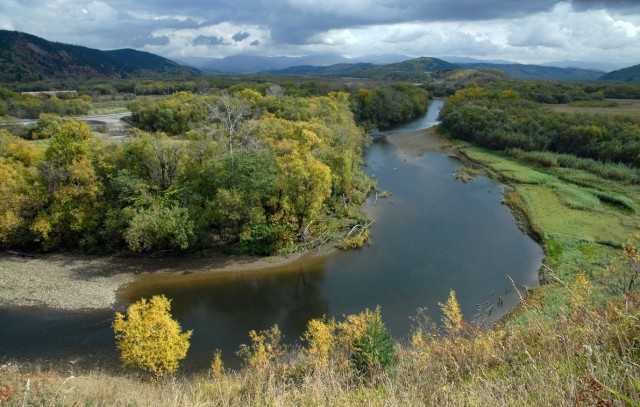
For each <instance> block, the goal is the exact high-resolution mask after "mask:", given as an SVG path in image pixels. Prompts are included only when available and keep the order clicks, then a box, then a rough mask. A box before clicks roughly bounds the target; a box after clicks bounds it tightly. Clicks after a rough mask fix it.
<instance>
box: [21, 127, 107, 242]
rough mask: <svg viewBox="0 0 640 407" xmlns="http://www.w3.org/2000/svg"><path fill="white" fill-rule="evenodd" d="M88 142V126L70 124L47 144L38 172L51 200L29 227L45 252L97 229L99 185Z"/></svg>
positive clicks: (100, 184) (101, 187)
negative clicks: (83, 233) (43, 160)
mask: <svg viewBox="0 0 640 407" xmlns="http://www.w3.org/2000/svg"><path fill="white" fill-rule="evenodd" d="M90 138H91V132H90V131H89V126H87V125H86V124H85V123H81V122H77V121H74V120H71V121H68V122H65V123H63V124H62V125H61V127H60V129H59V131H57V132H55V134H53V135H52V137H51V140H50V141H49V146H48V147H47V150H46V151H45V162H44V163H42V165H41V166H40V172H41V175H42V178H43V179H44V183H45V185H46V187H47V188H48V191H49V194H50V197H51V198H50V201H49V203H48V205H47V208H46V209H45V210H43V211H42V212H41V213H40V214H39V215H38V217H37V218H36V219H35V221H34V223H33V225H32V227H31V229H32V230H33V231H34V232H35V233H36V234H37V235H38V236H39V239H40V240H41V241H42V244H43V246H44V247H45V249H51V248H54V247H57V246H58V245H60V244H62V242H63V241H64V243H66V244H70V243H73V242H77V240H78V238H79V236H80V234H82V232H86V231H87V230H90V229H93V228H95V227H96V225H97V221H98V217H99V214H100V211H99V210H98V207H99V203H100V198H101V196H102V192H103V185H102V182H101V180H100V179H99V177H98V175H97V174H96V172H95V168H94V167H93V164H92V162H91V158H90V156H89V152H90V144H89V140H90Z"/></svg>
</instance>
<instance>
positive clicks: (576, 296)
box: [571, 271, 592, 309]
mask: <svg viewBox="0 0 640 407" xmlns="http://www.w3.org/2000/svg"><path fill="white" fill-rule="evenodd" d="M571 288H572V292H573V298H572V299H571V305H572V306H573V308H574V309H577V308H581V307H583V306H585V305H586V304H587V300H588V298H589V295H590V294H591V289H592V286H591V282H590V281H589V279H588V278H587V276H586V274H585V273H584V271H580V272H579V273H578V275H577V277H576V281H574V283H573V285H572V287H571Z"/></svg>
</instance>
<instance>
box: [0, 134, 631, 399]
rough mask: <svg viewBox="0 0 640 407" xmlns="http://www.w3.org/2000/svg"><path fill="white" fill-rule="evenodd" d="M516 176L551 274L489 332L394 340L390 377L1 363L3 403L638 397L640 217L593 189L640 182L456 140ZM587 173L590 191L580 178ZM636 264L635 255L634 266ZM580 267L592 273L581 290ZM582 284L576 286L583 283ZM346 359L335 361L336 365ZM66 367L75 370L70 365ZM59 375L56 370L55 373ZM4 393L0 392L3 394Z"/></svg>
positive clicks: (298, 369) (294, 367)
mask: <svg viewBox="0 0 640 407" xmlns="http://www.w3.org/2000/svg"><path fill="white" fill-rule="evenodd" d="M461 149H462V151H463V152H464V153H465V154H466V155H467V156H468V157H469V158H471V159H472V160H474V161H475V162H477V163H479V164H481V165H482V166H484V167H485V168H486V169H487V170H488V171H489V172H490V173H491V174H492V175H493V176H494V177H496V178H498V179H501V180H503V181H505V182H507V183H509V184H510V185H511V188H510V193H508V194H507V196H506V198H505V199H506V200H507V201H509V203H510V204H512V205H514V206H518V207H519V208H520V209H522V210H523V211H524V213H525V214H526V215H527V217H528V218H529V220H530V222H531V226H532V228H533V230H534V231H535V233H536V234H537V235H538V236H539V237H540V239H541V241H542V243H543V244H544V246H545V248H546V252H547V259H546V263H547V265H548V267H549V268H550V269H551V270H553V274H550V273H547V278H548V279H549V281H550V283H549V284H546V285H544V286H543V287H541V288H540V289H537V290H535V291H533V292H532V293H530V295H529V297H528V298H527V300H526V301H525V302H524V303H523V305H522V306H520V307H519V308H518V309H517V310H516V312H515V313H514V314H513V317H512V318H511V319H510V320H509V321H507V322H505V323H504V324H503V325H502V326H500V327H497V328H495V329H493V330H490V331H481V330H475V329H469V330H468V332H467V334H465V335H463V336H459V337H455V338H450V337H446V336H438V337H433V338H431V337H429V338H426V339H427V342H426V343H425V344H422V345H415V346H409V345H405V346H403V347H400V362H399V364H398V366H397V368H396V370H395V372H394V373H393V374H391V375H384V374H383V375H379V376H376V377H375V378H374V379H373V380H372V381H363V380H361V379H360V378H358V377H357V376H356V375H355V374H354V373H353V371H352V370H350V369H345V368H344V366H345V365H344V362H345V361H344V360H343V361H340V360H337V361H335V362H334V363H333V364H331V365H330V366H329V367H326V368H320V369H316V370H315V372H314V371H313V370H312V369H310V368H309V367H308V366H305V365H304V363H303V362H301V359H300V355H299V354H298V353H296V352H292V353H290V356H289V358H288V359H287V360H286V361H281V362H278V363H273V364H272V366H270V368H268V369H266V370H262V371H257V370H255V369H246V370H241V371H239V372H228V373H226V374H225V375H224V376H222V377H221V378H211V377H209V376H207V375H206V373H203V374H202V376H200V377H195V378H193V377H192V378H185V377H183V378H179V379H177V380H168V381H166V382H162V383H159V384H155V385H154V384H150V383H148V382H146V381H141V380H139V379H138V378H137V376H133V375H127V374H124V373H115V374H106V373H104V372H95V371H94V372H88V373H84V374H78V373H75V376H77V377H73V378H71V379H67V378H68V376H69V373H66V370H65V369H66V367H58V368H56V369H55V370H54V371H35V372H34V369H33V368H31V369H26V371H21V370H20V369H19V368H16V367H13V366H5V367H2V369H0V400H2V398H3V397H4V398H5V399H10V400H11V401H12V403H13V404H15V405H20V404H21V403H22V402H23V401H24V400H26V401H27V403H31V404H34V405H40V404H55V405H58V404H61V405H73V404H81V405H85V404H95V405H160V404H161V405H223V406H224V405H276V406H278V405H344V406H350V405H381V406H382V405H478V406H485V405H596V404H598V403H599V402H606V403H611V404H601V405H624V404H623V402H622V401H621V400H620V399H619V398H618V397H616V396H615V395H613V394H612V393H611V392H609V391H607V390H605V389H604V388H603V387H602V386H601V385H600V384H599V383H603V384H606V385H608V386H610V387H612V388H614V389H615V390H616V391H619V392H621V393H623V394H625V395H627V396H629V397H631V398H632V399H634V400H640V387H638V386H640V384H639V385H636V382H637V381H638V380H639V379H640V295H638V292H637V291H636V292H635V293H631V294H626V295H621V294H620V290H619V288H620V287H621V284H620V282H619V280H620V279H621V278H623V273H622V271H623V270H625V268H624V267H622V266H620V265H617V266H616V264H618V263H619V262H618V261H617V259H618V257H619V255H620V253H621V250H620V247H621V246H622V245H623V244H624V243H625V242H627V241H629V239H630V237H631V235H632V234H634V233H637V232H638V231H639V230H640V215H639V214H638V213H634V212H632V211H631V210H629V209H627V208H624V207H622V206H614V205H611V204H609V203H606V202H602V201H601V200H600V199H598V198H597V196H596V195H595V194H594V191H595V189H594V188H593V187H597V188H599V189H600V190H601V191H607V192H610V193H615V194H617V195H622V196H624V197H626V198H627V199H628V200H631V201H633V202H634V203H635V205H636V206H637V207H640V187H639V186H638V185H633V184H625V183H622V182H614V181H611V180H604V179H600V178H598V177H596V176H594V175H592V174H589V173H586V172H583V171H580V170H574V169H562V168H541V167H534V166H532V165H531V164H525V163H522V162H519V161H517V160H515V159H512V158H509V157H506V156H503V155H500V154H497V153H494V152H490V151H487V150H483V149H479V148H475V147H472V146H470V145H468V144H463V145H461ZM587 182H588V184H589V185H590V187H589V188H586V187H582V186H579V185H577V184H580V185H585V184H586V183H587ZM635 266H636V267H640V259H639V260H638V261H637V263H635ZM579 271H584V273H585V274H586V276H587V277H588V279H589V281H590V282H591V283H590V284H591V286H592V289H591V290H590V292H591V294H584V295H582V294H580V293H582V292H583V291H584V293H586V292H587V291H585V290H582V288H584V287H583V286H580V285H578V284H577V283H575V281H576V276H577V274H578V272H579ZM581 287H582V288H581ZM341 362H342V363H341ZM71 369H72V370H73V367H71ZM61 372H63V373H61ZM3 395H4V396H3Z"/></svg>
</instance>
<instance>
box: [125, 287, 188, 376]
mask: <svg viewBox="0 0 640 407" xmlns="http://www.w3.org/2000/svg"><path fill="white" fill-rule="evenodd" d="M170 311H171V302H170V301H169V300H168V299H167V298H166V297H165V296H164V295H159V296H158V295H156V296H153V297H152V298H151V299H150V300H146V299H145V298H142V299H141V300H140V301H138V302H135V303H133V304H131V305H130V306H129V308H127V312H126V315H123V314H121V313H119V312H117V313H116V318H115V320H114V321H113V330H114V332H115V335H116V344H117V346H118V349H120V352H121V354H120V359H121V360H122V364H123V366H125V367H131V368H139V369H142V370H144V371H147V372H149V373H151V374H152V375H153V376H154V378H155V379H158V378H160V377H162V376H164V375H167V374H171V373H173V372H175V371H176V369H177V368H178V364H179V361H180V360H182V359H184V358H185V356H187V350H188V349H189V338H190V337H191V334H192V333H193V331H187V332H184V333H182V329H181V328H180V324H178V322H177V321H176V320H174V319H173V318H171V314H170Z"/></svg>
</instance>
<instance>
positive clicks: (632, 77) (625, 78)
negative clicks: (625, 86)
mask: <svg viewBox="0 0 640 407" xmlns="http://www.w3.org/2000/svg"><path fill="white" fill-rule="evenodd" d="M599 79H600V80H601V81H612V82H636V83H638V82H640V65H634V66H630V67H628V68H623V69H618V70H617V71H613V72H609V73H608V74H606V75H602V76H601V77H600V78H599Z"/></svg>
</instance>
